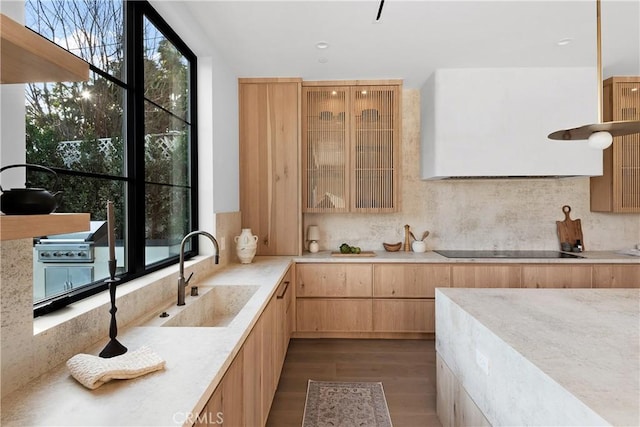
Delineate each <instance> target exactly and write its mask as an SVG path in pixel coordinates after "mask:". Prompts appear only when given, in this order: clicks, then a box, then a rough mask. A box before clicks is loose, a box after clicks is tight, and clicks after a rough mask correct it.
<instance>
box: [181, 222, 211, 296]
mask: <svg viewBox="0 0 640 427" xmlns="http://www.w3.org/2000/svg"><path fill="white" fill-rule="evenodd" d="M197 235H203V236H205V237H208V238H209V240H211V243H213V248H214V249H215V255H214V261H215V263H216V264H217V263H218V262H219V260H220V249H219V247H218V241H217V240H216V238H215V237H213V235H212V234H210V233H207V232H206V231H201V230H196V231H192V232H191V233H189V234H187V235H186V236H184V239H182V242H180V267H179V271H180V274H179V276H178V305H184V296H185V289H186V288H187V285H188V284H189V280H191V276H193V273H191V274H190V275H189V277H188V278H187V279H185V278H184V246H185V244H186V243H187V241H188V240H189V239H190V238H192V237H193V236H197Z"/></svg>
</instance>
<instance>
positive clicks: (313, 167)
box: [302, 80, 402, 213]
mask: <svg viewBox="0 0 640 427" xmlns="http://www.w3.org/2000/svg"><path fill="white" fill-rule="evenodd" d="M302 86H303V90H302V118H303V120H302V135H303V137H302V171H303V172H302V187H303V192H302V195H303V206H302V210H303V212H367V213H378V212H396V211H398V200H399V197H398V195H399V186H398V183H399V164H400V163H399V157H400V156H399V153H400V148H399V147H400V140H401V139H400V129H401V120H400V96H401V88H402V83H401V82H400V81H397V80H393V81H347V82H303V83H302Z"/></svg>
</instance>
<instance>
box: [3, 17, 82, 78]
mask: <svg viewBox="0 0 640 427" xmlns="http://www.w3.org/2000/svg"><path fill="white" fill-rule="evenodd" d="M0 54H1V56H2V57H1V58H0V67H1V69H0V83H2V84H6V83H35V82H77V81H86V80H89V64H88V63H87V62H85V61H83V60H82V59H80V58H78V57H77V56H75V55H73V54H72V53H70V52H69V51H67V50H65V49H63V48H62V47H60V46H58V45H57V44H55V43H53V42H51V41H49V40H47V39H46V38H44V37H42V36H40V35H39V34H37V33H35V32H33V31H31V30H29V29H28V28H26V27H25V26H23V25H21V24H19V23H17V22H16V21H14V20H13V19H11V18H9V17H8V16H6V15H3V14H0Z"/></svg>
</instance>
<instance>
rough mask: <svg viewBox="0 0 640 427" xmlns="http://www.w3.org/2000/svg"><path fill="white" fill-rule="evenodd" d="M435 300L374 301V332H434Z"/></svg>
mask: <svg viewBox="0 0 640 427" xmlns="http://www.w3.org/2000/svg"><path fill="white" fill-rule="evenodd" d="M435 324H436V321H435V300H433V299H430V300H422V299H374V300H373V331H374V332H435V329H436V328H435Z"/></svg>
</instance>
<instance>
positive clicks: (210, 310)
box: [141, 285, 259, 327]
mask: <svg viewBox="0 0 640 427" xmlns="http://www.w3.org/2000/svg"><path fill="white" fill-rule="evenodd" d="M258 289H259V286H250V285H233V286H231V285H230V286H224V285H216V286H202V287H200V288H199V295H198V296H188V297H187V298H186V300H185V305H184V306H177V305H176V304H175V303H172V304H170V305H168V306H166V307H165V308H163V309H161V310H159V311H157V312H156V313H154V315H153V316H152V317H151V318H149V319H148V320H147V321H145V322H143V323H142V324H141V326H183V327H227V326H229V324H230V323H231V322H232V321H233V320H234V319H235V318H236V316H237V315H238V313H240V311H241V310H242V309H243V308H244V306H245V305H246V304H247V302H248V301H249V300H250V299H251V297H252V296H253V294H255V293H256V291H257V290H258Z"/></svg>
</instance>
